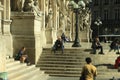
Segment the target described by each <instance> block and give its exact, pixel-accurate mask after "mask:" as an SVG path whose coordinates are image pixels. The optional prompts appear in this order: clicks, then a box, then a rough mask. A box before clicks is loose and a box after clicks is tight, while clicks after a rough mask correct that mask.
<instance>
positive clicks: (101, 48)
mask: <svg viewBox="0 0 120 80" xmlns="http://www.w3.org/2000/svg"><path fill="white" fill-rule="evenodd" d="M98 48H100V53H101V54H103V47H102V46H98Z"/></svg>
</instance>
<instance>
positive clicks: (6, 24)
mask: <svg viewBox="0 0 120 80" xmlns="http://www.w3.org/2000/svg"><path fill="white" fill-rule="evenodd" d="M3 13H4V16H3V20H2V21H3V28H2V29H3V31H2V32H3V35H4V40H5V42H7V44H5V45H6V48H5V49H6V55H7V56H10V57H12V56H13V55H12V54H13V45H12V44H13V43H12V36H11V33H10V24H11V22H12V21H11V20H10V0H4V12H3Z"/></svg>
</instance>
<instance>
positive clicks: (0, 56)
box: [0, 0, 7, 72]
mask: <svg viewBox="0 0 120 80" xmlns="http://www.w3.org/2000/svg"><path fill="white" fill-rule="evenodd" d="M3 8H4V7H3V5H1V0H0V45H1V47H0V72H5V71H6V50H5V49H6V47H5V46H6V44H7V42H5V40H4V37H3V34H2V32H3V30H2V29H3V24H2V19H3V16H2V15H3Z"/></svg>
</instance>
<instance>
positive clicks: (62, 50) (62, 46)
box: [61, 46, 64, 54]
mask: <svg viewBox="0 0 120 80" xmlns="http://www.w3.org/2000/svg"><path fill="white" fill-rule="evenodd" d="M61 48H62V54H63V52H64V46H62V47H61Z"/></svg>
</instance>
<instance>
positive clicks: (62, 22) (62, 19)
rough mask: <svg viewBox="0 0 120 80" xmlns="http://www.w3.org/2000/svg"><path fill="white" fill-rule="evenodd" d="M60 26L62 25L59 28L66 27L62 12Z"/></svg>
mask: <svg viewBox="0 0 120 80" xmlns="http://www.w3.org/2000/svg"><path fill="white" fill-rule="evenodd" d="M59 24H60V27H59V28H63V27H64V26H63V25H65V24H64V15H63V13H62V12H60V23H59Z"/></svg>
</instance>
